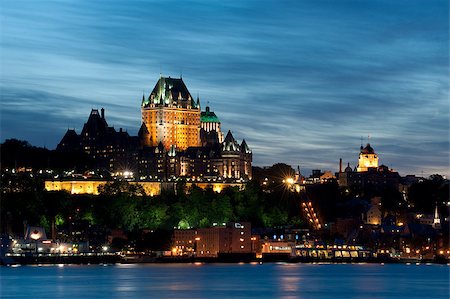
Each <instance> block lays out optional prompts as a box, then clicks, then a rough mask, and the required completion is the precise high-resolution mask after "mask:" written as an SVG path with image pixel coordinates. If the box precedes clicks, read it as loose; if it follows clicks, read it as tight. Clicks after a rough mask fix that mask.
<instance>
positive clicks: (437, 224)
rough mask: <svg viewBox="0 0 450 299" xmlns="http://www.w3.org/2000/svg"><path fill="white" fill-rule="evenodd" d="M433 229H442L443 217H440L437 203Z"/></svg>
mask: <svg viewBox="0 0 450 299" xmlns="http://www.w3.org/2000/svg"><path fill="white" fill-rule="evenodd" d="M433 228H435V229H440V228H441V217H439V211H438V206H437V202H436V203H435V207H434V219H433Z"/></svg>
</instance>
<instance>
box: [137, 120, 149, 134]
mask: <svg viewBox="0 0 450 299" xmlns="http://www.w3.org/2000/svg"><path fill="white" fill-rule="evenodd" d="M148 134H150V132H149V131H148V129H147V126H146V125H145V123H142V125H141V127H140V128H139V132H138V136H139V137H142V136H144V135H148Z"/></svg>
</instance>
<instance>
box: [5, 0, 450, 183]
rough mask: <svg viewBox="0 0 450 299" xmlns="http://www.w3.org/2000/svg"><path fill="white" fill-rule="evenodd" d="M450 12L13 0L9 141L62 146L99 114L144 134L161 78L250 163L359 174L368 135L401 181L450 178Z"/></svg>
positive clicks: (305, 4) (408, 5)
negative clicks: (144, 103) (144, 107)
mask: <svg viewBox="0 0 450 299" xmlns="http://www.w3.org/2000/svg"><path fill="white" fill-rule="evenodd" d="M448 10H449V4H448V2H447V1H444V0H436V1H431V2H429V1H427V2H425V1H388V0H386V1H359V0H353V1H331V0H330V1H326V0H323V1H283V2H281V3H280V2H276V1H245V2H242V1H226V2H224V1H209V2H208V3H207V4H205V3H204V2H203V1H183V2H179V1H150V2H149V1H138V0H136V1H127V2H122V1H108V2H104V1H74V2H71V1H65V2H59V3H57V2H45V1H40V2H39V3H38V2H32V1H5V2H2V7H1V17H2V26H1V40H0V47H1V58H0V59H1V84H0V88H1V124H2V127H1V136H2V139H5V138H11V137H17V138H22V139H26V140H29V141H30V142H31V143H32V144H36V145H46V146H47V147H50V148H53V147H55V146H56V144H57V143H58V141H59V140H60V138H61V137H62V134H63V132H64V131H65V130H66V128H67V126H70V127H76V128H77V129H78V130H81V127H82V124H83V123H84V122H85V121H86V119H87V116H88V114H89V110H90V109H91V108H97V107H105V108H106V109H107V118H108V121H109V123H110V124H114V125H115V126H116V127H125V128H127V129H128V131H129V132H130V133H133V132H136V131H137V129H138V128H139V121H140V116H139V113H140V112H139V103H140V98H141V96H142V92H145V93H146V94H148V93H149V92H150V90H151V89H152V88H153V86H154V84H155V82H156V80H157V78H158V76H159V73H163V74H164V75H170V76H174V77H175V76H179V75H180V74H183V78H184V80H185V82H186V84H187V85H188V88H189V89H190V91H191V93H192V94H197V93H199V94H200V98H201V99H202V104H203V106H205V104H206V101H209V102H210V105H211V107H212V108H213V109H214V110H215V111H216V113H217V114H218V115H219V117H220V118H221V120H222V124H223V127H224V129H231V130H232V131H233V133H234V134H235V137H236V138H238V139H243V138H245V139H246V140H247V142H248V143H249V145H250V146H251V147H252V148H253V152H254V160H255V161H254V162H255V164H257V165H269V164H272V163H275V162H286V163H289V164H292V165H297V164H301V166H302V167H304V168H306V169H310V168H326V169H332V170H336V169H337V162H336V161H338V159H339V158H340V157H342V158H343V159H344V160H345V161H349V162H351V163H352V164H353V165H354V164H355V162H356V160H357V154H358V147H359V142H360V141H359V138H360V136H367V134H371V135H372V136H373V138H372V143H373V146H374V147H375V149H376V150H377V151H379V153H380V156H381V159H382V160H383V161H382V162H383V163H385V164H389V165H392V166H393V167H394V168H396V169H397V170H399V171H400V172H401V173H417V174H421V173H422V171H423V172H424V173H425V174H430V173H433V172H441V173H444V174H447V175H450V173H449V168H450V167H449V164H448V163H449V142H448V140H449V135H448V131H449V109H448V80H449V76H448V65H449V61H448V60H449V54H448V53H449V46H448V45H449V38H448V36H449V30H448V21H449V20H448V18H449V17H448Z"/></svg>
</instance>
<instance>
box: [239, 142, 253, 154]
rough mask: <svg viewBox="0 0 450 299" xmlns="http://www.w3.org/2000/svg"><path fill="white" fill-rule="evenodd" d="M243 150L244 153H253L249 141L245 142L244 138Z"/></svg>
mask: <svg viewBox="0 0 450 299" xmlns="http://www.w3.org/2000/svg"><path fill="white" fill-rule="evenodd" d="M241 152H243V153H244V154H251V153H252V151H251V150H250V148H249V147H248V145H247V142H245V139H242V143H241Z"/></svg>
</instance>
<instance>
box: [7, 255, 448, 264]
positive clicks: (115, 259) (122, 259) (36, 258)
mask: <svg viewBox="0 0 450 299" xmlns="http://www.w3.org/2000/svg"><path fill="white" fill-rule="evenodd" d="M280 262H281V263H291V264H297V263H300V264H301V263H304V264H311V263H313V264H314V263H327V264H349V263H350V264H359V263H366V264H448V265H450V260H449V259H444V258H440V257H439V256H438V257H436V258H433V259H401V258H391V257H381V258H375V257H371V258H311V257H308V258H307V257H288V256H282V257H280V256H265V257H263V258H255V257H252V256H232V255H230V256H222V257H154V256H150V255H128V256H121V255H119V254H91V255H51V256H50V255H20V256H2V257H0V265H1V266H14V265H61V264H63V265H70V264H74V265H96V264H98V265H100V264H195V263H202V264H214V263H227V264H240V263H245V264H250V263H258V264H263V263H280Z"/></svg>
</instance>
